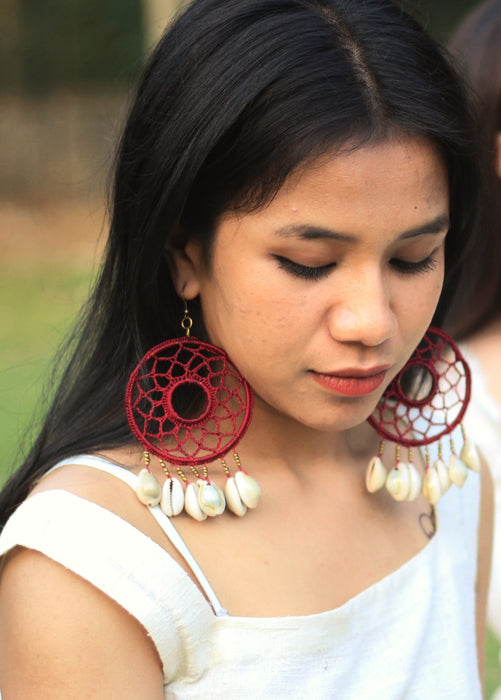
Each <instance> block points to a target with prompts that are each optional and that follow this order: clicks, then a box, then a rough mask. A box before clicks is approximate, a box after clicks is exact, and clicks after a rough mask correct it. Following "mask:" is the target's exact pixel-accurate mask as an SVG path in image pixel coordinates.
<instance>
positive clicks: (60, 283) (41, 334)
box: [0, 265, 501, 698]
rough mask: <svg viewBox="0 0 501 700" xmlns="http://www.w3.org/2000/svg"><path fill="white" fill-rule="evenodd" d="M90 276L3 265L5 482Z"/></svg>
mask: <svg viewBox="0 0 501 700" xmlns="http://www.w3.org/2000/svg"><path fill="white" fill-rule="evenodd" d="M90 280H91V272H90V269H88V268H86V267H76V268H72V267H68V266H65V265H60V266H57V267H50V266H49V267H48V266H46V265H42V266H39V267H30V268H28V269H26V270H23V269H14V268H12V266H9V267H7V268H5V269H3V268H2V267H0V483H1V482H2V481H3V480H4V479H5V478H6V477H7V476H8V474H9V473H10V472H11V470H12V469H13V468H15V466H17V464H18V463H19V461H20V459H21V457H22V454H21V453H22V450H23V449H27V448H28V447H29V444H30V439H31V437H32V435H33V433H34V432H35V430H36V427H37V420H38V419H37V418H36V417H35V416H36V406H37V403H38V402H39V399H40V397H41V395H42V392H43V391H44V390H47V391H49V392H50V390H51V387H50V386H48V384H47V382H48V379H49V370H50V368H51V367H52V359H53V356H54V353H55V351H56V349H57V347H58V346H59V345H60V343H61V341H62V339H63V338H64V337H65V335H66V334H67V333H68V331H69V329H70V327H71V324H72V321H73V319H74V317H75V314H76V312H77V311H78V309H79V307H80V305H81V303H82V301H83V300H84V298H85V296H86V293H87V290H88V287H89V284H90ZM40 408H41V407H40ZM500 650H501V647H500V645H499V643H498V641H497V639H496V638H495V636H494V635H493V634H492V633H490V632H489V633H488V636H487V647H486V696H487V698H490V697H491V696H492V693H493V692H494V691H495V689H496V688H498V687H499V686H501V664H500V661H499V654H500Z"/></svg>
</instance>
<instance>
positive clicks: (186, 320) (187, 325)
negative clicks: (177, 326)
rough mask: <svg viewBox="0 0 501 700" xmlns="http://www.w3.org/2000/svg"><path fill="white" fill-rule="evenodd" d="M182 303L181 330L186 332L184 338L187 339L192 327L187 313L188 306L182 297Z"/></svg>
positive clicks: (191, 320)
mask: <svg viewBox="0 0 501 700" xmlns="http://www.w3.org/2000/svg"><path fill="white" fill-rule="evenodd" d="M183 303H184V315H183V318H182V320H181V328H183V329H184V330H185V331H186V337H189V335H190V333H191V327H192V325H193V319H192V318H191V316H190V314H189V312H188V304H187V303H186V299H185V298H184V297H183Z"/></svg>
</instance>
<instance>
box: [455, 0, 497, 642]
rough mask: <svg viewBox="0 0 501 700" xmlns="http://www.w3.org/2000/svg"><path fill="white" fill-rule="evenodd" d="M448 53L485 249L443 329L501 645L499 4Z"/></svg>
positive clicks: (474, 16)
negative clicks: (465, 85)
mask: <svg viewBox="0 0 501 700" xmlns="http://www.w3.org/2000/svg"><path fill="white" fill-rule="evenodd" d="M451 50H452V51H453V53H454V54H455V55H456V56H457V58H458V61H460V65H461V66H462V67H463V69H464V71H465V72H466V74H467V76H468V78H469V80H470V82H471V84H472V87H473V88H474V90H475V93H476V97H477V101H478V105H479V117H480V119H479V124H480V137H481V138H480V152H481V159H482V166H483V167H482V173H483V188H482V200H481V201H480V203H479V206H478V210H477V221H476V230H477V231H478V232H479V235H481V236H482V237H483V239H484V242H483V245H482V246H480V248H479V252H478V255H476V256H475V259H474V261H473V263H474V265H473V267H472V268H471V269H470V270H469V274H468V275H465V280H464V283H463V284H462V287H463V289H464V293H463V295H461V297H460V298H458V300H457V303H456V304H455V306H454V309H453V311H452V313H451V318H450V326H451V327H452V329H453V332H454V333H455V335H456V336H457V337H458V338H459V339H460V340H461V341H462V347H463V352H464V353H465V355H466V358H467V360H468V362H469V363H470V366H471V369H472V374H473V378H474V382H473V394H472V402H471V406H470V409H469V411H468V414H467V418H466V420H467V423H468V424H469V426H470V427H471V434H472V435H474V436H475V440H476V441H477V444H478V445H479V447H480V448H481V449H482V450H483V451H484V453H485V454H489V455H490V457H489V461H490V466H491V469H492V473H493V476H494V484H495V493H496V498H495V500H496V504H497V506H496V516H495V528H494V532H495V537H494V548H493V562H492V563H493V566H492V577H491V586H490V594H489V606H488V607H489V609H488V620H489V623H490V624H491V626H492V628H493V629H494V630H495V632H496V634H497V635H498V637H499V638H500V639H501V457H500V455H501V378H500V375H499V351H500V349H501V278H500V275H499V260H500V258H501V0H489V1H488V2H482V3H480V4H479V5H478V6H476V7H475V8H474V10H472V11H471V12H470V13H469V14H468V15H467V16H466V17H465V19H464V20H463V22H462V23H461V24H460V26H459V27H458V28H457V30H456V32H455V33H454V35H453V37H452V40H451Z"/></svg>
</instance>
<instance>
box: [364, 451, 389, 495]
mask: <svg viewBox="0 0 501 700" xmlns="http://www.w3.org/2000/svg"><path fill="white" fill-rule="evenodd" d="M387 476H388V473H387V471H386V469H385V466H384V464H383V461H382V459H381V457H373V458H372V459H371V461H370V462H369V464H368V466H367V472H366V474H365V486H366V488H367V491H368V492H369V493H375V492H376V491H379V489H381V488H383V486H384V485H385V482H386V477H387Z"/></svg>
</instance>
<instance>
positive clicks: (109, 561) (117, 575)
mask: <svg viewBox="0 0 501 700" xmlns="http://www.w3.org/2000/svg"><path fill="white" fill-rule="evenodd" d="M93 466H96V465H95V464H94V465H93ZM117 469H119V468H118V467H117ZM121 471H123V472H125V470H121ZM126 473H127V477H126V478H127V480H128V483H129V484H130V485H131V486H132V485H133V484H132V483H131V477H132V479H134V478H135V477H134V476H133V475H131V474H130V473H128V472H126ZM159 517H160V516H159ZM161 517H163V518H164V519H165V520H168V519H167V518H166V516H163V514H162V516H161ZM437 521H438V529H437V532H436V534H435V536H434V537H433V538H432V539H431V540H430V542H429V543H428V544H427V545H426V546H425V548H424V549H422V550H421V551H420V552H419V553H418V554H417V555H416V556H414V557H413V558H412V559H411V560H409V561H408V562H407V563H405V564H404V565H403V566H402V567H400V568H399V569H398V570H397V571H395V572H393V573H392V574H390V575H389V576H386V577H385V578H383V579H382V580H381V581H379V582H377V583H376V584H374V585H372V586H370V587H369V588H368V589H367V590H365V591H363V592H362V593H360V594H359V595H357V596H355V597H354V598H352V599H351V600H349V601H347V602H346V603H345V604H344V605H342V606H340V607H339V608H337V609H335V610H330V611H326V612H321V613H319V614H316V615H307V616H290V617H275V618H246V617H231V616H229V615H227V614H226V613H225V611H224V610H223V608H222V607H221V606H220V604H219V601H217V596H216V594H215V593H214V591H212V589H210V584H209V583H208V582H207V586H205V585H203V588H205V590H206V594H207V596H208V597H209V600H211V601H212V602H209V601H208V600H207V598H206V597H205V596H204V594H203V593H202V592H201V590H200V589H199V587H198V586H197V585H196V584H195V583H194V582H193V580H192V579H191V578H190V577H189V576H188V575H187V574H186V572H185V571H184V570H183V569H182V568H181V567H180V566H179V564H178V563H177V562H176V561H175V560H174V559H173V558H172V557H171V556H170V555H169V554H168V553H167V552H166V551H165V550H164V549H162V548H161V547H160V546H159V545H157V544H156V543H155V542H153V541H152V540H150V539H149V538H148V537H147V536H146V535H144V534H143V533H141V532H140V531H138V530H137V529H135V528H134V527H133V526H132V525H130V524H129V523H127V522H126V521H124V520H122V519H121V518H119V517H118V516H116V515H115V514H113V513H111V512H109V511H108V510H106V509H104V508H102V507H101V506H98V505H96V504H94V503H91V502H89V501H87V500H85V499H82V498H80V497H78V496H75V495H73V494H70V493H68V492H66V491H62V490H54V491H46V492H42V493H40V494H37V495H35V496H33V497H31V498H29V499H28V500H27V501H25V502H24V503H23V504H22V505H21V506H20V507H19V508H18V509H17V511H16V512H15V513H14V514H13V515H12V517H11V518H10V520H9V522H8V523H7V525H6V527H5V529H4V531H3V533H2V535H1V536H0V555H1V554H3V553H5V552H7V551H9V550H10V549H11V548H12V547H14V546H16V545H21V546H24V547H29V548H32V549H35V550H37V551H40V552H42V553H44V554H45V555H46V556H48V557H50V558H52V559H53V560H55V561H57V562H59V563H60V564H62V565H63V566H65V567H67V568H68V569H70V570H72V571H74V572H75V573H77V574H78V575H80V576H82V577H83V578H84V579H86V580H87V581H89V582H90V583H91V584H92V585H94V586H96V587H98V588H99V589H100V590H102V591H103V592H104V593H106V594H107V595H108V596H110V598H112V599H113V600H115V601H116V602H117V603H118V604H119V605H121V606H122V607H123V608H125V609H126V610H127V611H129V612H130V613H131V614H132V615H133V616H134V617H136V618H137V620H139V622H140V623H141V624H142V625H143V626H144V628H145V629H146V631H147V633H148V634H149V635H150V636H151V638H152V640H153V642H154V643H155V646H156V648H157V650H158V653H159V656H160V658H161V660H162V664H163V672H164V684H165V685H164V697H165V698H166V699H167V698H169V699H174V698H183V699H188V698H191V699H194V698H197V699H199V698H201V697H204V698H208V699H211V698H224V697H227V698H239V700H240V699H241V700H246V699H249V700H250V699H255V700H258V699H259V700H263V699H267V698H273V699H274V700H280V699H281V698H298V699H302V698H304V699H305V700H306V699H308V700H310V699H311V698H315V699H316V700H317V699H320V700H321V699H323V698H326V699H327V698H336V699H337V700H362V699H363V700H381V699H382V698H384V700H403V699H404V698H405V699H406V700H423V698H440V699H441V700H443V699H447V698H451V700H452V699H453V700H476V699H477V698H481V686H480V681H479V677H478V670H477V651H476V638H475V592H474V589H475V579H476V570H477V534H478V522H479V477H478V475H476V474H470V475H469V477H468V479H467V482H466V484H465V486H464V487H463V489H458V488H456V487H454V486H453V487H451V489H450V490H449V491H448V492H447V494H445V495H444V496H443V498H442V500H441V502H440V504H439V505H438V507H437ZM201 527H203V524H202V525H201ZM171 528H172V523H171V522H170V521H169V523H168V525H167V526H166V532H167V533H168V532H169V531H170V529H171ZM181 546H182V545H181ZM187 558H188V560H189V558H190V555H189V553H188V554H187ZM188 563H190V562H189V561H188ZM235 584H236V585H238V582H235ZM201 585H202V584H201Z"/></svg>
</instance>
